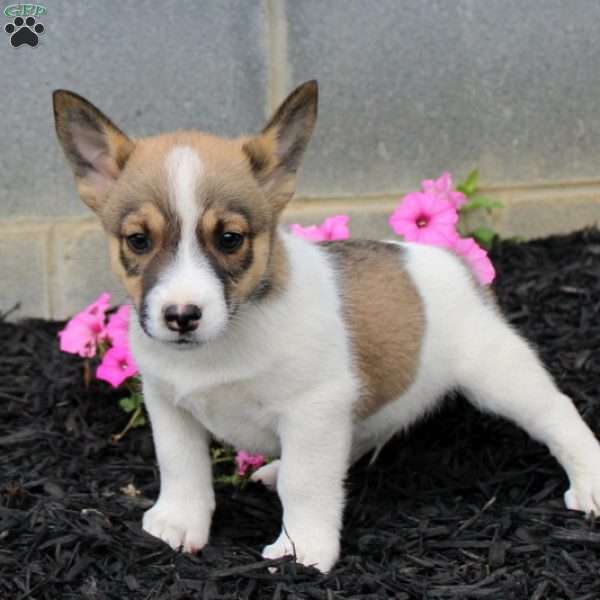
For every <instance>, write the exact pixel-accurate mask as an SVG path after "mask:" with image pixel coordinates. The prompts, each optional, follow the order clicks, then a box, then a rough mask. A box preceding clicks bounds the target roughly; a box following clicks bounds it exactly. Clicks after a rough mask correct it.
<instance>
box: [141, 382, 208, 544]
mask: <svg viewBox="0 0 600 600" xmlns="http://www.w3.org/2000/svg"><path fill="white" fill-rule="evenodd" d="M143 382H144V400H145V403H146V407H147V409H148V413H149V415H150V420H151V422H152V433H153V437H154V445H155V448H156V456H157V458H158V466H159V470H160V495H159V498H158V500H157V502H156V504H155V505H154V506H153V507H152V508H151V509H150V510H148V511H147V512H146V513H145V514H144V521H143V528H144V530H145V531H147V532H148V533H150V534H151V535H153V536H155V537H157V538H160V539H161V540H163V541H165V542H166V543H167V544H169V545H170V546H171V547H172V548H174V549H178V548H183V550H184V551H186V552H197V551H198V550H200V549H201V548H202V547H203V546H205V545H206V543H207V541H208V534H209V531H210V522H211V519H212V514H213V512H214V509H215V496H214V491H213V486H212V468H211V460H210V449H209V443H210V436H209V434H208V432H207V431H206V429H205V428H204V427H203V425H202V424H201V423H200V422H198V421H197V420H196V419H195V418H194V417H193V416H192V415H191V414H190V413H189V412H188V411H186V410H183V409H181V408H178V407H177V406H175V404H174V403H173V397H172V391H171V389H170V387H169V386H165V385H162V384H160V383H159V382H157V381H154V380H152V379H151V378H148V377H144V378H143Z"/></svg>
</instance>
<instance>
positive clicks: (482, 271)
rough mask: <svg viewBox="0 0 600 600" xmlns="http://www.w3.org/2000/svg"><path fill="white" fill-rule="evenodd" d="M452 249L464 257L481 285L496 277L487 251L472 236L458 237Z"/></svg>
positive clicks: (490, 281)
mask: <svg viewBox="0 0 600 600" xmlns="http://www.w3.org/2000/svg"><path fill="white" fill-rule="evenodd" d="M452 250H453V251H454V252H455V253H456V254H458V255H459V256H462V257H463V258H464V259H465V261H466V262H467V264H468V265H469V266H470V267H471V270H472V271H473V273H475V275H476V276H477V279H479V281H480V282H481V283H482V284H483V285H488V284H490V283H492V281H494V278H495V277H496V270H495V269H494V265H493V264H492V261H491V260H490V259H489V257H488V254H487V252H486V251H485V250H484V249H483V248H481V247H480V246H479V244H477V242H476V241H475V240H474V239H473V238H458V239H457V240H456V241H455V243H454V246H453V247H452Z"/></svg>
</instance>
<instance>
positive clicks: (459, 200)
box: [421, 171, 467, 210]
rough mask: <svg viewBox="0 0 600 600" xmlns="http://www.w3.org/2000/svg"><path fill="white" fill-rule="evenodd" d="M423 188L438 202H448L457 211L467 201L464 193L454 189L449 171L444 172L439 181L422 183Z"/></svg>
mask: <svg viewBox="0 0 600 600" xmlns="http://www.w3.org/2000/svg"><path fill="white" fill-rule="evenodd" d="M421 188H422V189H423V191H424V192H425V193H427V194H431V195H432V196H434V197H435V198H437V199H438V200H447V201H448V202H450V204H452V206H454V208H456V210H458V209H459V208H460V207H461V206H462V205H463V204H464V203H465V202H466V201H467V197H466V196H465V195H464V194H463V193H462V192H458V191H456V190H454V189H453V188H452V175H450V173H448V171H444V172H443V173H442V174H441V176H440V177H439V178H438V179H425V180H423V181H421Z"/></svg>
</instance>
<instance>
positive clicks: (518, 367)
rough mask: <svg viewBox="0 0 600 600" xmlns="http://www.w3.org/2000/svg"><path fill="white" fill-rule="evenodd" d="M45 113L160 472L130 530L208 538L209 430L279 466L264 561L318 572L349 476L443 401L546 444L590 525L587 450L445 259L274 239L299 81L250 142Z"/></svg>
mask: <svg viewBox="0 0 600 600" xmlns="http://www.w3.org/2000/svg"><path fill="white" fill-rule="evenodd" d="M54 110H55V115H56V128H57V132H58V137H59V139H60V142H61V144H62V146H63V149H64V151H65V153H66V155H67V158H68V159H69V161H70V163H71V166H72V167H73V170H74V172H75V178H76V182H77V186H78V188H79V192H80V194H81V197H82V198H83V200H84V202H86V204H87V205H88V206H89V207H90V208H91V209H92V210H93V211H95V212H96V213H97V215H98V216H99V217H100V219H101V221H102V224H103V226H104V229H105V230H106V233H107V235H108V238H109V242H110V248H111V255H112V265H113V268H114V270H115V271H116V273H117V274H118V275H119V277H120V278H121V280H122V282H123V284H124V286H125V288H126V289H127V292H128V294H129V296H130V297H131V300H132V303H133V306H134V307H135V315H136V317H135V318H133V319H132V323H131V346H132V350H133V353H134V355H135V359H136V361H137V363H138V365H139V368H140V371H141V375H142V380H143V386H144V395H145V400H146V406H147V409H148V412H149V415H150V418H151V421H152V428H153V432H154V441H155V445H156V452H157V456H158V463H159V466H160V475H161V490H160V496H159V498H158V501H157V502H156V504H155V505H154V507H153V508H151V509H150V510H149V511H148V512H147V513H146V514H145V515H144V522H143V527H144V529H145V530H146V531H148V532H150V533H151V534H152V535H155V536H156V537H159V538H161V539H163V540H165V541H166V542H167V543H168V544H170V545H171V546H172V547H173V548H179V547H183V549H184V550H186V551H189V552H195V551H197V550H199V549H201V548H202V547H203V546H204V545H205V544H206V543H207V542H208V537H209V530H210V523H211V517H212V513H213V510H214V508H215V497H214V493H213V486H212V481H211V460H210V454H209V444H210V440H211V437H214V438H217V439H220V440H224V441H226V442H228V443H230V444H232V445H234V446H235V447H237V448H241V449H244V450H247V451H250V452H261V453H264V454H266V455H268V456H274V457H275V456H276V457H280V460H278V461H276V462H275V463H272V464H271V465H268V466H267V467H265V468H264V469H262V470H261V471H260V472H259V473H258V474H257V476H256V477H257V478H258V479H262V480H263V481H265V483H267V484H272V485H274V486H276V489H277V492H278V493H279V496H280V498H281V502H282V504H283V525H282V531H281V535H280V536H279V537H278V538H277V540H275V542H274V543H272V544H271V545H269V546H267V547H266V548H265V549H264V556H265V557H269V558H276V557H281V556H284V555H287V554H293V553H295V556H296V558H297V560H298V561H300V562H302V563H304V564H306V565H315V566H316V567H317V568H319V569H321V570H322V571H327V570H329V569H331V567H332V566H333V565H334V563H335V561H336V559H337V558H338V555H339V550H340V542H339V539H340V527H341V523H342V512H343V507H344V478H345V476H346V472H347V470H348V467H349V465H350V464H351V463H352V462H353V461H355V460H356V459H358V458H359V457H360V456H361V455H363V454H365V453H366V452H368V451H369V450H371V449H374V448H377V447H379V446H381V445H382V444H384V443H385V442H386V441H387V440H388V439H389V438H390V437H391V436H393V435H394V434H395V433H396V432H398V431H400V430H403V429H405V428H406V427H408V426H409V425H410V424H411V423H413V422H415V421H416V420H417V419H418V418H419V417H421V416H422V415H424V414H425V413H426V412H427V411H429V410H431V409H432V408H433V407H434V406H435V405H436V404H437V403H438V401H440V399H441V398H443V396H444V394H445V393H446V392H448V391H450V390H456V389H459V390H461V391H462V392H463V393H464V394H465V395H466V396H467V397H468V398H470V399H471V400H472V401H473V402H474V403H475V404H477V405H478V406H480V407H481V408H482V409H485V410H489V411H492V412H494V413H497V414H499V415H503V416H504V417H506V418H508V419H511V420H512V421H514V422H515V423H517V424H519V425H520V426H521V427H523V428H524V429H526V430H527V431H528V432H529V433H530V434H531V435H532V436H533V437H534V438H536V439H537V440H540V441H542V442H544V443H545V444H547V446H548V447H549V449H550V451H551V452H552V453H553V454H554V456H555V457H556V458H557V460H558V461H559V462H560V464H561V465H562V466H563V467H564V468H565V470H566V472H567V474H568V476H569V480H570V489H569V491H568V492H567V493H566V494H565V501H566V504H567V506H568V507H569V508H573V509H577V510H582V511H585V512H591V511H593V512H595V513H596V514H599V513H600V447H599V445H598V442H597V441H596V439H595V438H594V436H593V434H592V433H591V431H590V430H589V429H588V427H587V426H586V425H585V424H584V422H583V420H582V419H581V418H580V416H579V414H578V413H577V411H576V409H575V407H574V406H573V403H572V402H571V400H570V399H569V398H567V397H566V396H565V395H563V394H561V393H560V391H559V390H558V389H557V388H556V386H555V385H554V383H553V382H552V379H551V378H550V377H549V375H548V373H547V372H546V371H545V370H544V367H543V366H542V365H541V364H540V361H539V360H538V358H537V357H536V355H535V353H534V352H533V351H532V350H531V348H530V347H529V346H528V344H527V343H526V342H525V341H524V340H523V339H521V337H519V336H518V335H517V334H516V333H515V332H514V331H513V330H512V329H511V328H510V326H509V325H508V324H507V323H506V321H505V320H504V319H503V318H502V316H501V314H500V313H499V311H498V310H497V308H496V306H495V304H494V302H493V300H492V299H491V298H490V296H489V294H488V293H486V292H485V290H483V289H481V288H480V287H479V286H478V285H477V283H476V282H475V281H474V278H473V277H472V276H471V274H470V272H469V271H468V269H467V268H466V267H465V266H464V265H463V264H462V262H461V261H460V260H459V259H457V258H456V257H455V256H453V255H452V254H450V253H448V252H445V251H444V250H440V249H437V248H433V247H429V246H421V245H411V244H399V243H391V242H390V243H383V242H366V241H348V242H332V243H328V244H322V245H317V244H311V243H309V242H306V241H304V240H301V239H298V238H295V237H293V236H291V235H289V234H288V233H286V232H285V231H283V230H282V229H280V228H279V227H278V221H279V217H280V215H281V212H282V210H283V209H284V207H285V206H286V204H287V203H288V202H289V200H290V199H291V197H292V195H293V191H294V182H295V174H296V170H297V169H298V166H299V163H300V159H301V157H302V154H303V152H304V150H305V148H306V145H307V143H308V141H309V138H310V136H311V133H312V131H313V128H314V125H315V120H316V115H317V84H316V82H308V83H305V84H304V85H302V86H300V87H299V88H298V89H296V90H295V91H294V92H293V93H292V94H291V95H290V96H289V97H288V98H287V99H286V100H285V102H284V103H283V104H282V105H281V107H280V108H279V110H278V111H277V112H276V113H275V115H274V116H273V117H272V119H271V120H270V121H269V123H268V124H267V125H266V126H265V128H264V129H263V131H262V132H261V133H260V134H259V135H257V136H254V137H242V138H239V139H233V140H229V139H221V138H218V137H213V136H210V135H206V134H203V133H200V132H197V131H179V132H176V133H170V134H165V135H160V136H157V137H149V138H143V139H139V140H132V139H130V138H128V137H127V136H126V135H125V134H124V133H122V132H121V131H120V130H119V129H118V128H117V127H116V126H115V125H113V124H112V123H111V121H110V120H109V119H107V118H106V117H105V116H104V115H103V114H102V113H100V112H99V111H98V110H97V109H96V108H94V106H92V105H91V104H90V103H88V102H87V101H86V100H84V99H82V98H81V97H79V96H77V95H76V94H73V93H71V92H67V91H57V92H55V94H54Z"/></svg>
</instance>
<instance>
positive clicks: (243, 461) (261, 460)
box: [235, 450, 266, 477]
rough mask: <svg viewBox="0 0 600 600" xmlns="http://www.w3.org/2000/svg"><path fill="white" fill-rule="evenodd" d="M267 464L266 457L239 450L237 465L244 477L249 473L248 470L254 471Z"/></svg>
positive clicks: (236, 457)
mask: <svg viewBox="0 0 600 600" xmlns="http://www.w3.org/2000/svg"><path fill="white" fill-rule="evenodd" d="M265 462H266V460H265V457H264V456H263V455H262V454H250V453H249V452H244V451H243V450H238V452H237V453H236V455H235V463H236V464H237V468H238V474H239V475H241V476H242V477H243V476H244V475H245V474H246V473H247V472H248V470H251V471H254V469H258V467H260V466H262V465H264V464H265Z"/></svg>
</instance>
